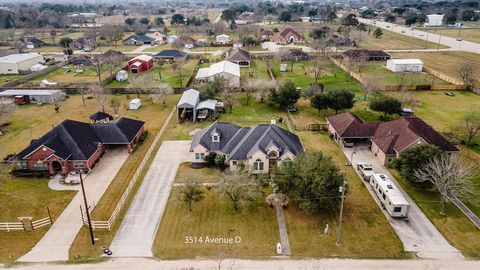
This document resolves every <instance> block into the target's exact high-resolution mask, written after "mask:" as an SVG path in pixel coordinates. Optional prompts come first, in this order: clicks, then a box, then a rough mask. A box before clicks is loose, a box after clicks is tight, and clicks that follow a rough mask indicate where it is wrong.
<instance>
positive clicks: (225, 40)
mask: <svg viewBox="0 0 480 270" xmlns="http://www.w3.org/2000/svg"><path fill="white" fill-rule="evenodd" d="M215 41H216V42H217V44H228V43H229V42H230V37H229V36H228V35H226V34H221V35H218V36H216V37H215Z"/></svg>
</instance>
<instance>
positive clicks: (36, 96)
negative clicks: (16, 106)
mask: <svg viewBox="0 0 480 270" xmlns="http://www.w3.org/2000/svg"><path fill="white" fill-rule="evenodd" d="M17 96H19V97H23V98H24V99H25V101H26V103H55V102H56V101H60V100H64V99H65V94H64V93H63V92H62V91H61V90H51V89H48V90H47V89H12V90H5V91H3V92H0V97H9V98H15V97H17Z"/></svg>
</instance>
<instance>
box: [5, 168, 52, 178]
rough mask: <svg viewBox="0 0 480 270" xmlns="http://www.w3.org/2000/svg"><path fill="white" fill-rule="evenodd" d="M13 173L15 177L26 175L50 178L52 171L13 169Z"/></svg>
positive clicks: (28, 176)
mask: <svg viewBox="0 0 480 270" xmlns="http://www.w3.org/2000/svg"><path fill="white" fill-rule="evenodd" d="M10 174H11V175H13V176H15V177H25V178H32V177H35V178H48V177H50V172H48V171H42V172H31V171H28V170H17V169H15V170H12V171H11V172H10Z"/></svg>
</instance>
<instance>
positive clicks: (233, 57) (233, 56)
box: [225, 48, 251, 67]
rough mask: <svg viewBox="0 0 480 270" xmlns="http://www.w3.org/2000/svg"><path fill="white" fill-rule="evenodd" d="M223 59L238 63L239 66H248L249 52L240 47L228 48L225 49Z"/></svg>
mask: <svg viewBox="0 0 480 270" xmlns="http://www.w3.org/2000/svg"><path fill="white" fill-rule="evenodd" d="M225 59H226V60H228V61H230V62H232V63H235V64H237V65H239V66H240V67H250V61H251V56H250V53H249V52H248V51H245V50H242V49H240V48H235V49H230V50H228V51H226V52H225Z"/></svg>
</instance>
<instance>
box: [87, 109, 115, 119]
mask: <svg viewBox="0 0 480 270" xmlns="http://www.w3.org/2000/svg"><path fill="white" fill-rule="evenodd" d="M107 118H108V119H109V120H113V116H111V115H110V114H108V113H105V112H100V111H98V112H96V113H94V114H92V115H90V119H91V120H93V121H99V120H103V119H107Z"/></svg>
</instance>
